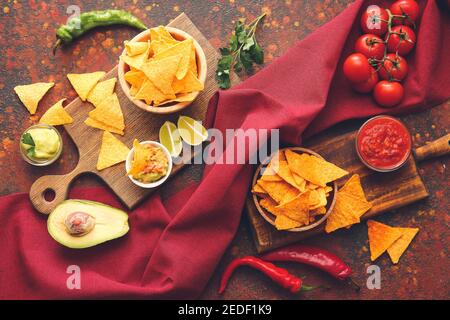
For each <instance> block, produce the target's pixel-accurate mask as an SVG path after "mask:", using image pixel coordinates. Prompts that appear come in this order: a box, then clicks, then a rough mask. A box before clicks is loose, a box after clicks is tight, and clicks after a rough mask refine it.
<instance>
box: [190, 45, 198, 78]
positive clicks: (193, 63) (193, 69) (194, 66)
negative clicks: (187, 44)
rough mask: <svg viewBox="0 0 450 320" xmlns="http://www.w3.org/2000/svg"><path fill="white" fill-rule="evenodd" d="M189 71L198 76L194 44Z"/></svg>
mask: <svg viewBox="0 0 450 320" xmlns="http://www.w3.org/2000/svg"><path fill="white" fill-rule="evenodd" d="M189 71H191V72H192V74H193V75H195V76H198V70H197V54H196V52H195V45H193V46H192V51H191V56H190V57H189Z"/></svg>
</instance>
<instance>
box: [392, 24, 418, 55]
mask: <svg viewBox="0 0 450 320" xmlns="http://www.w3.org/2000/svg"><path fill="white" fill-rule="evenodd" d="M415 44H416V35H415V34H414V31H413V30H412V29H411V28H410V27H407V26H395V27H392V28H391V35H390V37H389V40H388V41H387V48H388V51H389V52H392V53H395V52H398V54H399V55H402V56H405V55H407V54H408V53H409V52H411V50H412V49H413V48H414V45H415Z"/></svg>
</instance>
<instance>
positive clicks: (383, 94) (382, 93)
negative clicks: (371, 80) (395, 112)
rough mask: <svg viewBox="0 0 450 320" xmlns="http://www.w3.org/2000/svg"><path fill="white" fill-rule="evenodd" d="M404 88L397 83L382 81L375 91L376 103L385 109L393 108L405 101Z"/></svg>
mask: <svg viewBox="0 0 450 320" xmlns="http://www.w3.org/2000/svg"><path fill="white" fill-rule="evenodd" d="M403 94H404V90H403V86H402V85H401V84H400V83H399V82H396V81H387V80H381V81H380V82H378V83H377V84H376V85H375V88H374V89H373V97H374V99H375V101H376V102H377V103H378V104H379V105H380V106H383V107H393V106H395V105H397V104H399V103H400V101H402V99H403Z"/></svg>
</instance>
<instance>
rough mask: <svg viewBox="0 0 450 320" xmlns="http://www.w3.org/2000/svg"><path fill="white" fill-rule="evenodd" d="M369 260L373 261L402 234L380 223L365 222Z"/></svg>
mask: <svg viewBox="0 0 450 320" xmlns="http://www.w3.org/2000/svg"><path fill="white" fill-rule="evenodd" d="M367 227H368V230H367V231H368V236H369V245H370V259H371V260H372V261H375V260H376V259H377V258H378V257H379V256H380V255H381V254H382V253H383V252H385V251H386V250H387V249H388V248H389V247H390V246H391V245H392V244H393V243H394V242H395V241H396V240H397V239H398V238H400V237H401V236H402V232H401V231H400V230H398V229H397V228H392V227H390V226H388V225H385V224H382V223H380V222H377V221H374V220H369V221H367Z"/></svg>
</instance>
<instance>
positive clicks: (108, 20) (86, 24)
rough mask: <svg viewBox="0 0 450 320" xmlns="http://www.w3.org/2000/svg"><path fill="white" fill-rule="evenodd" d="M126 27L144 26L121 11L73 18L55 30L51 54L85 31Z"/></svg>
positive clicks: (97, 12) (105, 11) (86, 13)
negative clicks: (116, 26) (118, 26)
mask: <svg viewBox="0 0 450 320" xmlns="http://www.w3.org/2000/svg"><path fill="white" fill-rule="evenodd" d="M118 24H119V25H127V26H130V27H134V28H137V29H140V30H145V29H147V27H146V26H145V24H144V23H143V22H142V21H141V20H139V19H138V18H136V17H135V16H134V15H132V14H131V13H129V12H126V11H123V10H115V9H110V10H100V11H89V12H84V13H82V14H80V16H79V17H74V18H72V19H70V20H69V22H68V23H67V24H65V25H62V26H60V27H59V28H58V30H56V38H57V41H56V43H55V45H54V47H53V54H55V52H56V49H57V48H58V47H59V46H60V45H61V44H68V43H71V42H72V41H73V40H74V39H76V38H78V37H80V36H81V35H83V34H84V33H85V32H86V31H88V30H90V29H93V28H96V27H102V26H111V25H118Z"/></svg>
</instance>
